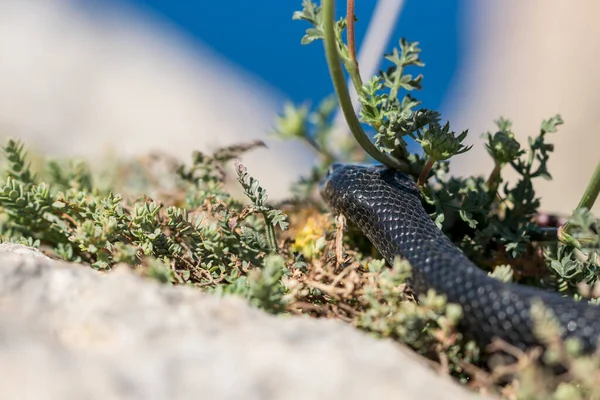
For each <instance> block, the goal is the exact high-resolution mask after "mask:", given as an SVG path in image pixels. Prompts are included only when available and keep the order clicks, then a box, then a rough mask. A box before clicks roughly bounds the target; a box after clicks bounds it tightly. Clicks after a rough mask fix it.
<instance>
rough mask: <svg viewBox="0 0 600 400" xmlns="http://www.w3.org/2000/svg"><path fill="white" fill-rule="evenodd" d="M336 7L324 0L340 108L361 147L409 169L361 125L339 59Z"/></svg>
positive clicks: (327, 51) (329, 61)
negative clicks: (372, 140) (372, 139)
mask: <svg viewBox="0 0 600 400" xmlns="http://www.w3.org/2000/svg"><path fill="white" fill-rule="evenodd" d="M334 9H335V0H323V25H324V26H323V28H324V33H325V38H324V42H325V57H326V58H327V65H328V67H329V74H330V75H331V81H332V82H333V87H334V89H335V93H336V95H337V98H338V101H339V103H340V108H341V109H342V112H343V113H344V117H345V118H346V122H347V123H348V127H349V128H350V131H351V132H352V135H353V136H354V138H355V139H356V141H357V142H358V143H359V144H360V145H361V147H362V148H363V149H364V150H365V151H366V152H367V153H368V154H369V155H370V156H371V157H373V158H374V159H375V160H377V161H379V162H380V163H382V164H384V165H386V166H388V167H391V168H395V169H398V170H402V171H408V164H406V163H404V162H401V161H399V160H397V159H395V158H392V157H390V156H388V155H387V154H384V153H382V152H381V151H380V150H379V149H378V148H377V147H376V146H375V145H374V144H373V142H371V140H370V139H369V137H368V136H367V134H366V133H365V131H364V130H363V129H362V126H361V125H360V121H359V120H358V117H357V116H356V114H355V113H354V108H353V107H352V101H351V100H350V94H349V93H348V87H347V86H346V80H345V78H344V72H343V71H342V64H341V62H340V59H339V54H338V49H337V43H336V39H335V27H334V18H335V16H334Z"/></svg>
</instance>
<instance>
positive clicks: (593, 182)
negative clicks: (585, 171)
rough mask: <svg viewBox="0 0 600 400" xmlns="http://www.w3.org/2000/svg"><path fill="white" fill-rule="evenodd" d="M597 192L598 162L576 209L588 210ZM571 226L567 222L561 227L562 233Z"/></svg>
mask: <svg viewBox="0 0 600 400" xmlns="http://www.w3.org/2000/svg"><path fill="white" fill-rule="evenodd" d="M598 193H600V162H599V163H598V165H596V170H595V171H594V174H593V175H592V178H591V179H590V182H589V183H588V186H587V188H585V191H584V192H583V196H581V200H579V204H578V205H577V208H576V209H577V210H579V209H581V208H584V207H585V208H587V209H588V210H590V209H591V208H592V206H593V205H594V202H595V201H596V199H597V198H598ZM570 228H571V224H570V223H569V222H567V223H566V224H564V225H563V227H562V232H561V233H562V234H565V233H566V234H568V233H569V230H570Z"/></svg>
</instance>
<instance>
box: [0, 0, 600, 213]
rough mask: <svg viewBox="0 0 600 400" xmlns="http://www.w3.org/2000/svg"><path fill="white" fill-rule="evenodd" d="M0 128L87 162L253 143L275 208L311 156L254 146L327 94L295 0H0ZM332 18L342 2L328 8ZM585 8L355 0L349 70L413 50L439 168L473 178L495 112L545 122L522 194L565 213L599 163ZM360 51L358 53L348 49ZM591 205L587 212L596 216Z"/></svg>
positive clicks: (277, 145)
mask: <svg viewBox="0 0 600 400" xmlns="http://www.w3.org/2000/svg"><path fill="white" fill-rule="evenodd" d="M0 4H1V5H2V8H1V9H2V12H1V13H0V52H1V54H2V58H1V59H0V92H1V93H2V94H3V95H2V96H0V128H1V130H0V132H2V135H3V136H12V137H17V138H20V139H23V140H24V141H25V144H26V145H27V146H28V147H29V148H33V149H34V150H35V151H40V152H46V153H50V154H68V155H72V156H77V157H85V158H88V159H92V160H93V159H101V158H102V157H103V156H105V155H106V154H113V155H114V154H116V155H121V156H124V157H125V156H132V155H136V154H145V153H147V152H149V151H153V150H161V151H166V152H168V153H170V154H173V155H175V156H178V157H180V158H181V159H188V157H189V155H190V153H191V151H192V150H193V149H199V150H211V149H214V148H216V147H219V146H222V145H227V144H232V143H239V142H240V141H250V140H252V139H258V138H260V139H263V140H265V141H266V142H267V145H268V149H259V150H256V151H253V152H251V153H249V154H248V155H247V156H246V157H245V158H244V164H245V165H246V166H247V167H248V168H249V171H250V173H251V174H252V175H253V176H255V177H257V178H258V179H259V180H260V181H261V183H262V184H263V186H264V187H265V188H266V189H267V191H268V192H269V193H270V195H271V198H282V197H285V196H286V194H287V193H288V190H289V186H290V184H291V182H293V181H294V180H295V179H296V178H297V177H298V176H299V175H300V174H303V173H306V172H307V171H308V170H309V169H310V166H311V164H312V162H313V159H314V155H313V154H312V153H311V152H310V151H309V150H308V149H306V148H305V147H304V146H303V145H302V144H301V143H293V142H281V141H278V140H276V139H273V138H271V137H269V136H268V132H269V131H270V129H271V127H272V124H273V120H274V117H275V116H276V114H277V113H278V112H279V111H280V110H281V109H282V107H283V104H284V102H285V101H288V100H289V101H292V102H294V103H302V102H304V101H312V102H313V104H314V103H317V102H318V101H320V100H321V99H323V98H324V97H326V96H328V95H329V94H331V92H332V86H331V83H330V81H329V76H328V72H327V68H326V64H325V59H324V55H323V49H322V44H321V43H316V44H313V45H310V46H302V45H300V38H301V37H302V35H303V34H304V31H305V29H306V28H307V26H308V25H307V24H306V23H302V22H298V21H292V20H291V17H292V14H293V12H294V11H295V10H298V9H300V8H301V0H286V1H274V0H273V1H263V2H250V1H247V0H230V1H227V2H224V1H221V2H207V1H196V2H192V1H173V0H79V1H75V0H72V1H69V0H0ZM337 7H338V11H339V15H342V14H343V12H344V10H345V2H344V1H338V4H337ZM598 12H600V3H597V2H595V1H593V0H580V1H579V2H577V7H574V6H572V5H569V3H568V2H564V1H561V0H530V1H527V2H522V1H518V0H493V1H492V0H490V1H486V2H482V1H477V0H430V1H426V2H425V1H418V0H404V1H403V0H379V1H377V2H374V1H366V0H356V14H357V15H358V17H359V21H358V23H357V25H356V30H357V39H358V47H359V48H361V46H362V48H361V54H360V57H361V58H360V61H361V66H363V71H362V72H363V74H368V72H367V71H368V70H369V69H377V68H378V64H377V61H378V60H380V59H381V56H382V53H384V52H387V51H389V50H390V49H391V48H392V47H393V46H395V45H396V44H397V41H398V39H399V38H400V37H406V38H407V39H408V40H411V41H415V40H416V41H419V42H420V47H421V48H422V49H423V53H422V59H423V60H424V61H425V63H426V67H425V68H424V69H423V74H424V75H425V79H424V82H423V85H424V89H423V90H422V92H421V93H418V94H417V97H418V98H419V99H421V100H423V106H424V107H428V108H433V109H437V110H439V111H441V112H442V114H443V117H444V119H449V120H450V121H451V122H452V126H453V127H454V129H455V130H462V129H467V128H468V129H469V132H470V139H469V141H470V142H471V143H475V144H476V145H475V148H474V149H473V150H471V151H470V152H468V153H466V154H464V155H462V156H459V157H457V158H456V159H455V162H454V164H453V166H452V172H453V173H455V174H473V173H481V174H488V173H489V171H490V170H491V167H492V166H491V160H489V157H488V156H487V154H486V152H485V150H484V148H483V145H482V144H481V140H480V135H481V134H482V133H483V132H485V131H490V130H493V129H494V127H495V125H494V122H493V121H494V120H495V119H497V118H498V117H499V116H501V115H502V116H504V117H507V118H509V119H511V120H513V122H514V125H513V126H514V130H515V133H516V134H517V136H518V137H519V139H520V140H521V141H522V143H526V141H524V140H523V138H525V137H527V136H529V135H535V134H536V133H537V132H538V130H539V125H540V123H541V121H542V119H545V118H549V117H551V116H552V115H554V114H556V113H557V112H558V113H560V114H561V115H562V116H563V118H564V120H565V125H563V126H562V127H560V129H559V132H558V133H556V134H554V137H553V138H552V139H553V142H554V143H555V144H556V153H555V154H554V156H553V157H552V158H551V163H550V171H551V173H552V174H553V176H554V178H555V180H554V181H551V182H541V183H540V184H539V185H538V190H539V191H540V193H541V195H542V196H543V202H542V206H543V208H544V209H545V210H548V211H558V212H563V213H569V212H570V211H571V210H572V209H573V208H574V207H575V206H576V204H577V201H578V200H579V197H580V195H581V193H582V192H583V189H584V187H585V185H586V183H587V181H588V179H589V177H590V176H591V174H592V171H593V169H594V167H595V165H596V164H597V162H598V160H599V158H600V157H599V151H598V149H599V146H598V145H599V144H600V134H599V133H598V132H597V129H598V128H597V127H596V125H595V116H596V114H597V110H598V109H599V107H600V94H599V93H600V91H599V90H598V88H599V87H600V72H599V71H598V69H597V68H596V63H595V61H596V59H597V58H598V56H600V54H599V52H600V35H599V34H600V32H599V31H600V26H598V24H597V23H596V22H595V16H596V15H598ZM363 45H364V46H363ZM596 209H598V208H596Z"/></svg>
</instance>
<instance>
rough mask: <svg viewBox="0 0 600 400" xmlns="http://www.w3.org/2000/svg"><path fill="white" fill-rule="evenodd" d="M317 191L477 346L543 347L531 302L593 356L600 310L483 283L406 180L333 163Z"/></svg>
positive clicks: (383, 170)
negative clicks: (407, 271)
mask: <svg viewBox="0 0 600 400" xmlns="http://www.w3.org/2000/svg"><path fill="white" fill-rule="evenodd" d="M320 189H321V195H322V197H323V198H324V200H325V201H326V202H327V204H328V205H329V206H330V207H331V208H332V209H333V210H334V211H335V212H337V213H341V214H343V215H344V216H345V217H346V218H347V219H348V220H349V221H351V222H352V223H353V224H355V225H356V226H358V228H359V229H360V230H361V231H362V232H363V233H364V234H365V235H366V236H367V237H368V238H369V240H370V241H371V243H372V244H373V245H374V246H375V247H376V248H377V249H378V250H379V252H380V253H381V254H382V255H383V256H384V257H385V259H386V260H387V261H388V262H389V263H390V264H391V263H393V261H394V259H395V258H396V256H400V257H402V258H404V259H407V260H408V261H409V262H410V264H411V266H412V279H411V283H410V284H411V287H412V289H413V290H414V291H415V292H416V293H417V294H422V293H426V292H427V290H428V289H430V288H431V289H435V291H436V292H437V293H438V294H442V295H445V296H446V298H447V301H448V302H452V303H456V304H459V305H460V306H461V307H462V310H463V317H462V319H461V323H460V326H459V329H461V331H463V332H464V334H465V335H466V336H467V337H471V338H473V339H474V340H475V341H476V342H478V343H479V344H481V345H485V344H488V343H490V342H491V341H492V340H493V339H494V338H499V339H502V340H504V341H506V342H508V343H510V344H512V345H514V346H516V347H518V348H520V349H522V350H525V349H529V348H531V347H533V346H543V344H542V343H541V342H540V340H539V339H538V338H537V337H536V335H535V334H534V323H533V320H532V317H531V312H530V311H531V305H532V302H533V301H536V300H537V301H541V302H542V303H543V304H544V306H545V307H546V309H547V310H551V311H552V312H553V313H554V315H555V317H556V320H557V321H558V323H559V325H560V330H561V335H562V337H563V338H570V337H575V338H578V339H579V340H580V341H581V344H582V345H583V347H582V348H583V351H584V352H590V351H593V350H594V349H596V347H597V344H598V339H599V338H600V307H597V306H594V305H590V304H588V303H587V302H585V301H580V302H577V301H575V300H573V299H570V298H566V297H562V296H561V295H559V294H558V293H554V292H548V291H545V290H543V289H537V288H533V287H526V286H522V285H518V284H514V283H503V282H501V281H499V280H496V279H494V278H491V277H489V276H488V275H487V273H486V272H484V271H483V270H481V269H479V268H478V267H477V266H476V265H475V264H474V263H473V262H471V261H470V260H469V259H468V258H467V257H466V256H465V255H464V254H463V253H462V252H461V251H460V250H459V249H458V248H457V247H455V246H454V244H452V242H451V241H450V240H449V239H448V238H447V237H446V236H445V235H444V233H443V232H442V231H441V230H439V229H438V228H437V227H436V225H435V224H434V222H433V221H432V220H431V218H430V217H429V215H428V214H427V212H426V211H425V209H424V208H423V205H422V202H421V193H420V191H419V189H418V188H417V186H416V184H415V183H414V182H413V181H412V179H411V178H410V177H408V176H407V175H404V174H402V173H400V172H398V171H394V170H390V169H387V168H385V167H382V166H360V165H350V164H335V165H334V166H332V167H331V168H330V171H329V173H328V175H327V176H326V177H325V178H324V179H323V181H322V182H321V187H320Z"/></svg>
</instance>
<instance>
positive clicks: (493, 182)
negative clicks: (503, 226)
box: [486, 163, 503, 207]
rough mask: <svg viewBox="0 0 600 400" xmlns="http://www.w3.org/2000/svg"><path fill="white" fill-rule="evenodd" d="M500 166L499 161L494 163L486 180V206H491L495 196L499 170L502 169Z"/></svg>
mask: <svg viewBox="0 0 600 400" xmlns="http://www.w3.org/2000/svg"><path fill="white" fill-rule="evenodd" d="M502 166H503V165H502V164H501V163H496V164H495V165H494V169H493V170H492V173H491V174H490V176H489V177H488V180H487V182H486V186H487V187H488V203H487V204H486V207H489V206H491V205H492V203H493V202H494V199H495V198H496V193H497V192H498V186H499V185H500V171H501V170H502Z"/></svg>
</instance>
